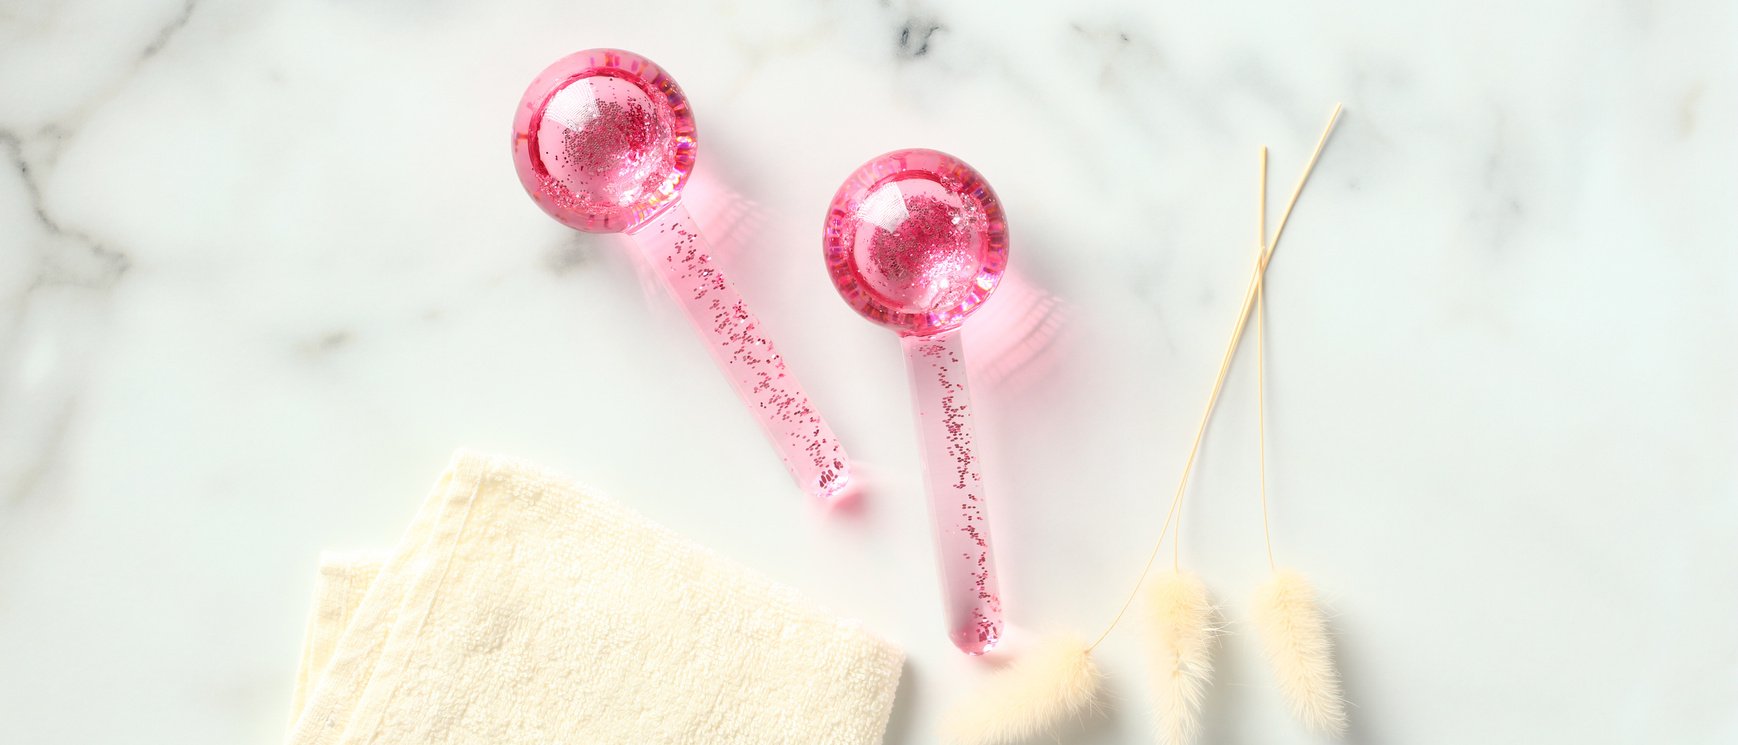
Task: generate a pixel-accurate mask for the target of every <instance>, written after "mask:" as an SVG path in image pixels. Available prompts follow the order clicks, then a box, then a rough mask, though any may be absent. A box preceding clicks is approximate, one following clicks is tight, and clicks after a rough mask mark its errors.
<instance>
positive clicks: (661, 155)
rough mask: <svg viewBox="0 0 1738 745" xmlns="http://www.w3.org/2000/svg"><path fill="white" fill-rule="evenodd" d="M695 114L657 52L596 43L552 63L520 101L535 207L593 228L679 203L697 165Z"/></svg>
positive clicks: (524, 157)
mask: <svg viewBox="0 0 1738 745" xmlns="http://www.w3.org/2000/svg"><path fill="white" fill-rule="evenodd" d="M696 144H697V143H696V140H695V133H694V116H693V112H692V111H690V110H689V108H688V100H687V99H686V98H685V97H684V96H683V95H682V89H681V88H679V87H677V85H676V81H675V80H673V79H672V78H670V76H669V75H667V74H665V73H664V71H663V69H661V68H659V67H658V66H657V65H656V64H654V63H653V62H652V61H651V60H648V59H646V58H644V57H641V56H639V55H637V54H634V53H632V52H624V51H621V50H619V49H590V50H586V51H584V52H578V53H575V54H571V55H568V56H566V57H563V58H562V59H560V60H558V61H556V63H555V64H553V65H550V66H549V67H548V68H547V69H545V70H544V71H543V72H542V73H541V74H539V75H538V76H537V79H536V80H534V81H532V83H531V86H530V87H529V88H527V89H526V90H525V95H524V97H523V98H521V99H520V101H519V109H518V113H517V115H516V116H515V117H514V120H513V162H514V166H515V168H516V169H517V170H518V172H519V181H520V183H522V184H524V186H525V191H526V192H527V193H529V194H530V195H531V197H532V199H534V200H536V202H537V204H538V206H540V207H542V208H543V210H544V211H545V212H548V213H549V214H550V215H551V216H553V217H555V219H557V220H560V221H561V222H562V223H565V224H567V225H569V226H571V227H574V228H578V229H579V230H585V231H589V232H594V233H610V232H618V231H623V230H632V229H634V228H635V227H636V226H638V225H640V224H642V223H644V222H646V221H647V220H648V219H650V218H651V217H652V216H654V215H656V214H658V213H659V212H661V211H662V210H664V209H665V208H666V207H668V206H669V205H671V204H673V203H675V201H676V200H677V198H678V197H679V196H680V194H681V191H682V186H683V184H684V183H686V182H687V180H688V174H689V173H690V172H691V171H692V170H693V169H694V152H695V146H696Z"/></svg>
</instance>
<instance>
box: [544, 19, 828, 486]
mask: <svg viewBox="0 0 1738 745" xmlns="http://www.w3.org/2000/svg"><path fill="white" fill-rule="evenodd" d="M696 145H697V140H696V139H695V131H694V115H693V112H692V111H690V110H689V108H688V99H687V98H685V97H684V96H683V95H682V89H681V88H680V87H678V86H677V85H676V81H675V80H674V79H672V78H671V77H670V76H669V75H667V74H665V73H664V71H663V69H661V68H659V67H658V66H657V65H656V64H653V63H652V61H651V60H648V59H646V58H644V57H641V56H639V55H637V54H634V53H632V52H624V51H621V50H619V49H591V50H587V51H583V52H578V53H575V54H571V55H568V56H567V57H563V58H562V59H560V60H558V61H556V63H555V64H553V65H550V66H549V67H548V68H547V69H545V70H544V71H543V72H542V73H541V74H539V75H538V76H537V79H536V80H534V81H532V83H531V86H530V87H529V88H527V89H526V90H525V96H524V97H523V98H522V99H520V101H519V110H518V113H517V114H516V116H515V117H514V119H513V163H514V167H515V168H516V169H517V170H518V173H519V181H520V183H522V184H524V186H525V191H526V192H527V193H529V194H530V195H531V198H532V199H533V200H534V201H536V202H537V205H538V206H539V207H542V208H543V211H544V212H547V213H549V214H550V216H552V217H554V218H555V219H557V220H559V221H561V222H562V223H563V224H565V225H568V226H569V227H573V228H576V229H579V230H583V231H587V232H592V233H615V232H625V233H627V234H628V235H629V236H631V237H633V238H634V240H635V242H636V243H637V244H639V247H640V250H641V252H642V254H643V255H644V257H645V259H646V261H648V262H649V263H650V264H651V265H652V266H653V267H654V269H656V270H657V271H658V273H659V274H661V275H662V276H663V277H664V280H665V285H666V286H667V287H668V288H669V290H670V293H671V295H672V296H674V297H675V298H676V299H677V300H678V301H680V303H681V305H682V308H683V309H684V310H686V311H687V313H688V317H689V319H690V320H691V321H693V323H694V326H695V328H696V329H698V330H699V331H700V333H701V335H702V336H704V337H705V339H706V342H707V345H708V346H709V347H710V348H711V350H712V355H713V358H714V359H716V360H717V361H718V364H719V366H720V367H721V368H723V370H724V372H725V374H726V375H727V376H728V377H729V378H730V381H731V383H732V384H733V385H734V386H735V388H736V391H737V393H738V394H739V395H741V396H742V399H743V401H744V402H745V403H747V404H748V408H749V410H750V411H752V412H753V413H754V415H755V417H756V418H757V419H758V420H759V421H760V424H761V427H762V428H763V429H764V430H765V431H766V433H767V435H768V437H770V438H771V439H772V441H773V444H774V445H775V446H776V447H777V448H778V451H779V455H780V457H782V458H783V459H784V462H785V466H786V467H787V468H789V469H790V472H791V475H792V476H793V477H794V478H796V480H797V483H798V484H800V485H801V486H802V487H803V488H804V489H805V490H807V491H809V492H811V493H813V494H816V495H818V496H821V497H823V498H830V497H833V496H835V495H837V494H839V493H840V491H841V490H842V489H844V488H845V485H846V484H847V483H849V481H850V473H851V471H850V461H849V460H848V459H847V457H846V456H845V451H844V450H843V449H842V448H840V447H839V442H838V440H837V439H836V438H834V436H833V430H832V429H831V428H830V427H828V426H827V423H826V421H825V420H823V419H822V418H821V415H820V413H819V412H817V411H816V410H815V407H814V405H813V404H811V403H810V402H809V398H808V396H806V395H804V394H803V391H802V388H801V387H800V386H798V385H797V381H796V379H795V378H794V377H792V376H791V374H790V372H789V371H787V370H786V369H785V363H784V359H783V358H782V357H780V356H779V354H778V352H777V351H776V350H774V349H773V345H772V341H771V340H769V339H767V338H766V335H765V332H764V331H763V330H762V328H761V326H760V323H759V321H757V320H756V319H755V317H754V315H753V314H752V313H750V312H749V310H748V306H747V305H745V304H744V303H743V300H742V297H741V296H740V295H738V294H737V293H736V290H735V289H733V288H732V287H731V285H730V283H729V282H728V281H726V280H725V278H724V273H723V272H722V271H721V270H720V269H719V267H718V266H717V265H716V264H715V263H713V260H712V256H711V254H710V252H709V251H708V249H707V244H706V241H705V239H704V238H702V237H701V236H700V231H699V229H698V228H697V227H695V225H694V220H693V218H691V217H689V215H688V211H687V210H686V209H683V208H682V205H681V196H682V186H683V185H684V184H686V183H687V181H688V174H689V172H691V171H692V170H693V168H694V154H695V148H696Z"/></svg>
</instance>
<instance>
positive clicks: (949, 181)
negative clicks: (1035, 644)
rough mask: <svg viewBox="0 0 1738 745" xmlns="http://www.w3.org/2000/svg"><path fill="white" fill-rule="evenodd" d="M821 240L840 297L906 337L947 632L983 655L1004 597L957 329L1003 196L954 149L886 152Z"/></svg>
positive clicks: (980, 287)
mask: <svg viewBox="0 0 1738 745" xmlns="http://www.w3.org/2000/svg"><path fill="white" fill-rule="evenodd" d="M822 248H823V250H824V251H825V253H826V258H827V271H828V273H829V274H830V275H831V276H832V278H833V285H834V287H836V288H837V289H838V290H839V295H840V296H842V297H843V298H844V299H845V302H847V303H849V304H850V305H851V307H852V308H855V309H856V310H857V312H858V313H861V314H862V315H863V316H864V317H865V318H868V319H869V320H871V321H874V322H876V323H879V324H881V325H883V326H887V327H888V328H891V329H893V330H894V331H896V332H898V333H899V334H900V336H901V342H902V343H903V344H904V346H905V360H906V365H907V370H908V371H909V372H910V375H911V393H912V397H913V399H914V400H915V402H916V404H917V421H918V435H919V438H920V440H921V442H922V444H923V464H924V465H923V467H924V475H925V479H926V481H927V482H928V490H929V506H930V512H931V516H932V523H933V527H934V530H935V545H936V556H937V558H938V559H939V561H940V564H939V568H940V573H941V585H942V594H943V597H942V601H943V603H944V605H945V606H946V609H947V619H948V638H949V639H951V640H952V641H953V643H954V646H956V647H959V648H960V650H961V651H964V652H966V653H967V654H983V653H984V652H987V651H989V650H990V649H992V648H994V647H995V646H996V643H997V642H999V641H1000V640H1001V637H1002V600H1001V593H1000V591H999V590H998V589H997V585H996V568H995V558H994V554H993V552H992V551H991V548H990V525H989V522H988V519H987V513H986V511H985V510H986V505H985V496H984V487H983V467H982V463H981V462H980V461H979V460H978V457H977V449H976V447H975V442H974V437H975V434H974V430H973V427H972V406H971V395H970V392H969V391H968V390H967V387H966V376H965V359H964V352H963V350H962V348H961V344H960V337H959V326H960V324H961V323H963V322H964V321H965V319H966V317H967V316H968V315H970V314H971V312H972V311H973V310H975V309H977V307H978V306H979V305H981V304H983V302H984V301H985V300H986V299H988V298H989V296H990V293H991V292H993V291H994V290H995V289H996V284H997V283H998V282H1000V281H1001V277H1002V271H1003V269H1004V268H1006V266H1007V261H1008V231H1007V221H1006V219H1005V217H1004V216H1003V214H1002V206H1001V202H1000V201H998V200H997V199H996V193H995V191H994V190H992V189H990V185H989V184H988V183H987V182H985V181H984V179H983V176H981V175H979V174H978V172H977V171H975V170H973V169H972V167H971V166H968V165H966V164H965V163H964V162H962V161H960V160H958V159H956V158H954V157H952V156H949V155H947V154H945V153H939V152H936V151H934V150H899V151H895V152H891V153H888V154H886V155H883V156H881V157H879V158H876V159H874V160H871V161H869V162H868V163H865V164H863V166H862V167H860V168H858V169H857V170H856V171H855V172H853V173H852V174H851V177H850V178H848V179H846V181H845V184H844V185H843V186H841V187H839V191H838V193H837V194H836V195H835V196H834V197H833V203H832V206H831V207H830V208H829V210H828V212H827V225H826V232H825V235H824V236H823V239H822Z"/></svg>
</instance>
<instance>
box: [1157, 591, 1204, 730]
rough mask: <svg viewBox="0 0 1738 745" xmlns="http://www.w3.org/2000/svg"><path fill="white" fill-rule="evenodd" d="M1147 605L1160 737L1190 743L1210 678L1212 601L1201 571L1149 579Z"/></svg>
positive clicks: (1199, 718)
mask: <svg viewBox="0 0 1738 745" xmlns="http://www.w3.org/2000/svg"><path fill="white" fill-rule="evenodd" d="M1147 610H1148V619H1147V620H1148V625H1147V629H1146V631H1147V636H1148V637H1149V647H1150V649H1151V652H1150V654H1151V662H1152V684H1153V696H1154V699H1155V700H1154V704H1155V706H1154V709H1155V711H1156V713H1157V716H1158V725H1159V726H1158V735H1159V742H1161V743H1164V744H1165V745H1188V743H1191V742H1194V741H1195V738H1196V736H1197V735H1198V734H1199V733H1200V731H1201V703H1202V700H1203V699H1205V698H1206V694H1207V685H1208V683H1210V682H1211V681H1212V679H1213V637H1214V635H1215V634H1216V633H1217V632H1218V629H1217V628H1216V627H1215V626H1214V624H1213V616H1214V614H1213V604H1212V602H1210V601H1209V600H1208V599H1207V587H1206V586H1205V585H1203V584H1202V583H1201V579H1200V578H1199V577H1196V576H1195V575H1193V574H1187V573H1176V574H1167V575H1164V576H1161V577H1158V578H1155V579H1154V580H1153V587H1152V589H1151V590H1150V591H1148V594H1147Z"/></svg>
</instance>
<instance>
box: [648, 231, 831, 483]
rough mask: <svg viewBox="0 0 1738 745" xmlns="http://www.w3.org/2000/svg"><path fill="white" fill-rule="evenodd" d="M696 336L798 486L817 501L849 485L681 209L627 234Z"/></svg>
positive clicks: (791, 382)
mask: <svg viewBox="0 0 1738 745" xmlns="http://www.w3.org/2000/svg"><path fill="white" fill-rule="evenodd" d="M630 235H632V236H633V237H634V239H635V240H636V241H637V242H638V243H639V244H640V248H641V250H642V251H643V252H644V254H645V258H646V260H647V261H649V262H650V263H651V264H652V265H653V269H654V270H655V271H656V272H657V273H658V274H659V275H661V276H662V277H663V278H664V283H665V286H666V287H668V288H669V290H670V294H671V295H673V296H675V298H676V299H677V300H678V301H679V302H680V303H681V305H682V308H683V310H686V311H687V312H688V318H689V319H690V320H692V321H693V322H694V327H695V328H696V329H698V330H699V331H700V335H701V337H702V338H704V339H705V341H706V345H707V346H708V347H709V348H711V350H712V356H713V358H714V359H716V360H717V361H718V366H719V367H721V368H723V370H724V374H725V376H726V377H728V378H730V382H731V384H732V385H733V386H735V387H736V392H737V394H739V395H740V396H742V400H743V402H744V403H746V404H747V405H748V408H749V411H752V412H754V416H755V418H756V419H758V420H760V424H761V427H762V428H763V429H765V430H766V434H767V437H769V438H771V439H772V442H773V445H774V446H775V447H777V448H778V452H779V457H781V458H783V459H784V462H785V467H787V468H789V469H790V472H791V476H793V477H795V478H796V480H797V484H798V485H800V486H801V487H802V488H803V489H805V490H807V491H809V492H810V493H812V494H815V495H817V496H819V497H822V498H831V497H833V496H836V495H838V494H839V492H840V490H842V489H844V488H845V484H846V483H848V482H849V481H850V477H851V471H850V460H849V459H848V458H847V457H846V456H845V451H844V449H843V448H840V447H839V441H838V439H837V438H835V437H834V436H833V430H832V428H831V427H828V426H827V422H826V420H824V419H822V418H821V413H820V412H819V411H817V410H816V409H815V406H814V404H812V403H810V402H809V397H808V396H807V395H805V394H804V393H803V390H802V388H801V387H800V386H798V385H797V381H796V378H795V377H793V376H792V375H791V374H790V372H789V371H787V370H786V369H785V362H784V358H782V357H780V356H779V354H778V352H777V351H775V350H774V349H773V346H772V341H771V340H770V339H768V338H766V336H765V331H764V330H763V329H762V328H761V326H760V321H759V320H758V319H756V318H755V317H754V314H752V313H750V312H749V311H748V306H747V305H746V304H744V303H743V301H742V296H741V295H738V294H736V289H735V288H733V287H732V286H731V285H730V283H729V282H728V281H726V280H725V279H724V273H723V272H722V271H721V270H720V269H719V268H718V266H717V265H716V264H714V263H713V261H712V256H711V254H710V250H709V247H708V246H707V243H706V239H705V238H702V237H701V236H700V230H699V228H697V227H695V225H694V218H692V217H690V216H689V215H688V211H687V210H685V209H683V208H682V205H681V204H679V203H678V204H674V205H671V206H670V207H669V208H668V209H666V210H664V211H663V213H661V214H659V215H657V216H656V217H653V218H652V219H651V220H648V221H647V222H646V223H645V224H643V225H640V226H638V227H636V228H635V229H634V230H633V231H632V232H631V233H630Z"/></svg>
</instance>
